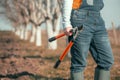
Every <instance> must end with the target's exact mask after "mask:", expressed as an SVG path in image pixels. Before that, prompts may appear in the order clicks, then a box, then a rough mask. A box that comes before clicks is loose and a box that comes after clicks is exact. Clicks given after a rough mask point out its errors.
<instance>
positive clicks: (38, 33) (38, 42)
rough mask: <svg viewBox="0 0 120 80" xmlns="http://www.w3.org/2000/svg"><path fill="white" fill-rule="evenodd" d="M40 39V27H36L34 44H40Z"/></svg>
mask: <svg viewBox="0 0 120 80" xmlns="http://www.w3.org/2000/svg"><path fill="white" fill-rule="evenodd" d="M41 45H42V40H41V27H37V31H36V46H41Z"/></svg>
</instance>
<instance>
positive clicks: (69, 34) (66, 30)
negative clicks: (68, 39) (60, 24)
mask: <svg viewBox="0 0 120 80" xmlns="http://www.w3.org/2000/svg"><path fill="white" fill-rule="evenodd" d="M71 29H72V27H66V28H65V29H64V33H65V34H66V35H67V36H71V35H72V32H70V30H71Z"/></svg>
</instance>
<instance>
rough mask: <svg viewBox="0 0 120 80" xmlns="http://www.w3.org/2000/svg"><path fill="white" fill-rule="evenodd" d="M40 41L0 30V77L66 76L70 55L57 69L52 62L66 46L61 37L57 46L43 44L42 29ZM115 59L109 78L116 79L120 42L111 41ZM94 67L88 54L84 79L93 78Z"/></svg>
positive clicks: (119, 78)
mask: <svg viewBox="0 0 120 80" xmlns="http://www.w3.org/2000/svg"><path fill="white" fill-rule="evenodd" d="M42 35H43V36H42V39H43V40H42V41H43V45H42V46H41V47H36V46H35V44H34V43H30V42H29V41H28V40H27V41H25V40H20V39H19V37H18V36H16V35H15V34H14V33H13V32H10V31H0V80H69V77H70V75H69V72H70V70H69V68H70V58H68V57H67V56H66V57H65V59H64V60H63V61H62V62H61V64H60V66H59V67H58V68H57V69H54V68H53V66H54V64H55V63H56V61H57V60H58V58H59V56H60V54H61V53H62V52H63V51H64V49H65V46H66V39H65V37H63V38H61V39H59V40H58V49H57V50H49V49H48V48H47V38H46V36H47V35H46V33H45V32H43V33H42ZM112 49H113V54H114V57H115V63H114V65H113V67H112V70H111V80H120V44H118V45H114V44H112ZM95 67H96V64H95V62H94V61H93V59H92V57H91V55H90V54H89V56H88V65H87V67H86V68H85V72H84V74H85V80H93V77H94V68H95Z"/></svg>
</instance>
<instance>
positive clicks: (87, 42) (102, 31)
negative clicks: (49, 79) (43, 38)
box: [62, 0, 114, 80]
mask: <svg viewBox="0 0 120 80" xmlns="http://www.w3.org/2000/svg"><path fill="white" fill-rule="evenodd" d="M103 7H104V3H103V0H63V11H62V14H63V16H62V19H63V26H64V32H65V34H66V35H67V36H69V39H71V38H72V37H73V36H72V33H71V32H70V30H71V29H72V28H74V27H78V26H81V25H82V26H83V30H82V32H80V31H79V32H78V36H77V37H76V39H75V41H74V44H73V46H72V47H71V50H70V52H71V67H70V78H71V80H84V74H83V72H84V68H85V67H86V64H87V61H86V58H87V56H88V51H90V53H91V55H92V57H93V59H94V60H95V62H96V64H97V66H96V68H95V72H94V80H110V69H111V67H112V65H113V63H114V58H113V53H112V49H111V45H110V41H109V38H108V33H107V30H106V28H105V22H104V20H103V18H102V17H101V13H100V11H101V10H102V8H103Z"/></svg>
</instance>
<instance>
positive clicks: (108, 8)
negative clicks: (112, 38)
mask: <svg viewBox="0 0 120 80" xmlns="http://www.w3.org/2000/svg"><path fill="white" fill-rule="evenodd" d="M103 1H104V8H103V10H102V16H103V19H104V20H105V23H106V27H107V28H110V27H111V26H112V25H111V22H113V23H114V25H115V26H119V25H120V0H103Z"/></svg>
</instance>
